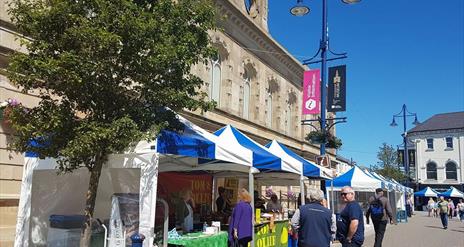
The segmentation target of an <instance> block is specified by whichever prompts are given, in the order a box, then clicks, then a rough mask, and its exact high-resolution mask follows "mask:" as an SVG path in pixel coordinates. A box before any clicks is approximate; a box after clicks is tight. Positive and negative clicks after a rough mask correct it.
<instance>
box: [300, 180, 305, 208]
mask: <svg viewBox="0 0 464 247" xmlns="http://www.w3.org/2000/svg"><path fill="white" fill-rule="evenodd" d="M300 196H301V198H300V199H301V205H305V198H306V195H305V187H304V177H303V175H301V176H300Z"/></svg>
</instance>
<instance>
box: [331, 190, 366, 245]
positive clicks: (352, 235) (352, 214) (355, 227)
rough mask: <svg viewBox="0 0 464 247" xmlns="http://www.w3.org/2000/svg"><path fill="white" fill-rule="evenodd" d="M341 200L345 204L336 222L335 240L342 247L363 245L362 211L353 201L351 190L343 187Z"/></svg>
mask: <svg viewBox="0 0 464 247" xmlns="http://www.w3.org/2000/svg"><path fill="white" fill-rule="evenodd" d="M341 197H342V200H343V201H344V202H345V203H346V205H345V208H344V209H343V210H342V212H340V219H339V220H338V221H337V238H338V239H339V240H340V242H341V244H342V247H358V246H362V244H363V243H364V218H363V210H362V208H361V206H359V203H358V202H357V201H356V200H355V194H354V190H353V188H351V187H350V186H345V187H343V188H342V190H341Z"/></svg>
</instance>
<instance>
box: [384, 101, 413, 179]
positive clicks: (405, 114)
mask: <svg viewBox="0 0 464 247" xmlns="http://www.w3.org/2000/svg"><path fill="white" fill-rule="evenodd" d="M408 117H414V122H413V123H412V124H414V125H418V124H419V121H417V114H416V113H411V112H409V111H408V108H407V107H406V105H405V104H403V108H402V109H401V111H400V112H399V113H398V114H395V115H393V119H392V122H391V124H390V126H392V127H396V126H398V124H397V123H396V122H395V119H396V118H403V134H402V136H403V145H404V153H403V165H404V171H405V173H406V176H407V178H406V186H408V184H409V179H410V174H409V156H408V133H407V131H406V118H408Z"/></svg>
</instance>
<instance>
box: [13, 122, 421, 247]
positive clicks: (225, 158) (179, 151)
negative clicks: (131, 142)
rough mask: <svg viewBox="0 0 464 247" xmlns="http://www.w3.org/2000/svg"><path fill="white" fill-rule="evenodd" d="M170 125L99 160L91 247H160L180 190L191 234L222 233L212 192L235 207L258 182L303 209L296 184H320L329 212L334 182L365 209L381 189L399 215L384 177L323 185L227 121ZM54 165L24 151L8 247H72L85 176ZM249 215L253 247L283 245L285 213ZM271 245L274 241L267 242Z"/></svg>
mask: <svg viewBox="0 0 464 247" xmlns="http://www.w3.org/2000/svg"><path fill="white" fill-rule="evenodd" d="M178 119H179V121H180V122H181V123H182V124H183V125H184V130H183V131H181V132H175V131H168V130H163V131H162V132H161V133H160V135H159V136H158V137H157V139H156V140H155V141H153V142H140V143H138V144H137V145H136V146H135V147H133V148H131V149H130V150H128V151H127V152H126V153H123V154H112V155H110V156H109V158H108V161H107V162H106V163H105V165H104V167H103V170H102V175H101V177H100V181H99V186H98V192H97V198H96V202H95V212H94V218H96V219H98V223H99V224H100V225H101V229H104V230H105V231H104V234H102V235H101V236H100V235H99V236H100V237H98V236H96V237H92V241H93V242H95V244H92V246H103V245H99V244H98V243H103V242H107V243H108V246H112V247H113V246H129V243H130V240H129V238H128V237H129V236H131V235H132V234H133V233H134V232H139V233H141V234H143V235H144V236H145V237H146V240H145V241H144V246H151V245H150V244H151V243H156V244H158V245H159V246H166V245H167V243H168V241H167V238H168V230H171V229H173V227H176V222H177V219H176V217H177V216H176V213H177V212H176V211H177V206H178V204H179V203H183V202H182V198H183V196H185V194H190V196H191V197H192V198H191V199H190V200H191V201H192V202H193V201H195V204H197V207H195V208H194V209H193V216H194V217H193V222H194V223H195V224H194V227H193V230H200V231H201V230H202V229H201V228H202V225H203V223H204V222H208V223H207V224H208V225H211V224H212V222H216V223H217V222H219V225H220V226H222V227H223V228H222V230H224V227H225V228H227V227H228V225H227V221H228V220H227V214H226V213H224V212H217V211H218V209H217V206H216V203H215V200H216V198H218V196H220V195H219V194H218V189H219V188H220V187H221V188H222V190H223V191H225V193H226V194H227V196H228V199H230V201H231V202H232V203H234V202H236V201H237V192H238V190H239V188H247V189H248V191H250V193H251V194H254V193H253V192H255V193H258V197H256V194H255V196H254V197H252V202H251V205H252V206H253V207H254V205H255V202H254V200H255V199H258V200H260V196H259V193H260V192H261V188H262V187H263V186H267V185H281V186H297V187H300V192H301V197H300V200H301V203H302V204H304V200H305V195H304V193H305V189H304V187H305V186H304V184H305V181H308V180H309V179H318V180H326V183H325V184H326V191H327V197H328V201H329V205H331V208H333V209H334V211H335V212H338V211H339V209H340V207H341V203H340V201H339V198H340V197H339V191H340V189H341V188H342V187H343V186H352V187H353V188H354V189H355V191H356V193H357V200H358V201H359V202H365V203H367V200H368V198H369V197H370V196H372V195H373V194H374V191H375V189H376V188H379V187H381V188H385V190H387V191H388V192H389V193H388V197H389V198H390V202H391V203H392V208H394V209H395V210H396V209H397V208H398V209H399V210H404V205H405V195H409V194H411V193H412V190H411V189H409V188H406V187H404V186H402V185H400V184H399V183H397V182H396V181H394V180H390V179H387V178H385V177H382V176H381V175H379V174H376V173H374V172H369V171H367V170H362V169H361V168H359V167H357V166H355V167H353V168H352V169H351V170H349V171H348V172H346V173H344V174H342V175H340V176H338V177H336V178H334V179H333V180H331V176H330V175H331V171H330V170H329V169H326V168H323V167H321V166H318V165H316V164H314V163H312V162H310V161H308V160H306V159H304V158H302V157H301V156H299V155H297V154H296V153H294V152H293V151H291V150H290V149H289V148H287V147H286V146H285V145H283V144H282V143H279V142H278V141H276V140H273V141H271V142H269V143H268V144H266V145H264V146H263V145H261V144H259V143H257V142H255V141H254V140H252V139H251V138H249V137H248V136H246V135H245V134H244V133H242V132H241V131H239V130H238V129H236V128H234V127H233V126H231V125H227V126H225V127H223V128H221V129H219V130H217V131H216V132H214V133H209V132H208V131H206V130H204V129H201V128H200V127H198V126H196V125H194V124H193V123H191V122H189V121H188V120H186V119H184V118H183V117H181V116H178ZM55 168H56V160H54V159H39V158H38V157H37V155H35V154H33V153H27V154H26V158H25V165H24V174H23V180H22V187H21V197H20V203H19V211H18V221H17V228H16V239H15V246H55V245H54V243H63V242H64V241H65V242H66V243H68V245H69V246H75V245H76V243H78V242H79V236H80V225H79V224H75V221H78V220H79V219H82V217H80V215H81V214H82V212H83V211H84V207H85V201H86V200H85V197H86V192H87V187H88V183H89V179H90V176H89V173H88V171H87V170H86V169H84V168H83V169H79V170H76V171H74V172H72V173H69V174H63V175H57V170H56V169H55ZM255 213H256V214H259V215H255ZM255 216H256V219H255V221H254V224H255V234H254V236H253V240H254V242H255V244H256V245H258V246H268V245H272V246H286V245H287V241H288V234H287V224H288V219H287V216H288V214H287V213H285V214H281V215H280V216H279V217H276V218H275V219H274V220H273V221H272V224H271V222H270V221H269V220H268V219H267V218H266V219H264V218H263V219H261V217H260V216H262V215H261V212H260V211H255V210H253V218H255ZM271 229H273V230H272V231H271ZM95 231H96V232H98V229H96V230H95ZM100 233H101V231H100ZM224 234H225V233H224ZM224 234H223V235H224ZM222 237H224V236H222ZM225 237H227V235H226V234H225ZM105 239H107V240H108V241H106V240H105ZM192 239H193V238H192ZM271 239H274V240H275V239H278V240H279V241H274V240H273V241H274V242H272V243H270V242H269V241H270V240H271Z"/></svg>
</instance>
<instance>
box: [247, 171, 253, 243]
mask: <svg viewBox="0 0 464 247" xmlns="http://www.w3.org/2000/svg"><path fill="white" fill-rule="evenodd" d="M254 187H255V185H254V177H253V172H252V168H251V167H250V170H249V172H248V189H249V191H250V195H251V221H252V222H251V225H252V226H253V227H252V232H251V245H250V246H255V245H254V244H255V227H254V225H255V197H254V191H255V188H254Z"/></svg>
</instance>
